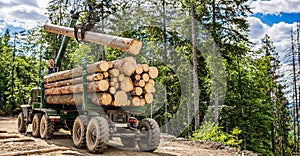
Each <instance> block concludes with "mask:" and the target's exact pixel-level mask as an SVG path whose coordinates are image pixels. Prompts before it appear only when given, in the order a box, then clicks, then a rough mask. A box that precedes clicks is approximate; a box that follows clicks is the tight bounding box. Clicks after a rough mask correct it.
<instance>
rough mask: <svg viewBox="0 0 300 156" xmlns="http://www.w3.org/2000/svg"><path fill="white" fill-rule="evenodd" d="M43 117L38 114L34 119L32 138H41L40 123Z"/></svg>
mask: <svg viewBox="0 0 300 156" xmlns="http://www.w3.org/2000/svg"><path fill="white" fill-rule="evenodd" d="M41 117H42V115H41V114H40V113H36V114H34V116H33V119H32V136H33V137H40V122H41Z"/></svg>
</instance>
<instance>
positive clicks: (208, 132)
mask: <svg viewBox="0 0 300 156" xmlns="http://www.w3.org/2000/svg"><path fill="white" fill-rule="evenodd" d="M222 129H223V127H222V126H219V124H215V123H211V122H204V123H203V124H202V125H201V126H200V129H198V130H196V131H195V132H194V133H193V134H192V137H191V139H193V140H205V141H215V142H222V143H224V144H225V145H228V146H231V147H240V144H241V143H242V140H241V139H239V135H240V134H241V132H242V130H240V129H239V128H238V127H235V128H234V129H233V130H232V131H231V133H230V134H228V133H226V132H223V130H222Z"/></svg>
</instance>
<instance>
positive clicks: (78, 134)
mask: <svg viewBox="0 0 300 156" xmlns="http://www.w3.org/2000/svg"><path fill="white" fill-rule="evenodd" d="M75 136H76V140H79V139H80V136H81V127H80V126H77V128H76V134H75Z"/></svg>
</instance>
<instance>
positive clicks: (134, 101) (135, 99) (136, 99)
mask: <svg viewBox="0 0 300 156" xmlns="http://www.w3.org/2000/svg"><path fill="white" fill-rule="evenodd" d="M131 101H132V104H133V105H134V106H140V105H141V99H140V98H139V97H138V96H134V97H132V100H131Z"/></svg>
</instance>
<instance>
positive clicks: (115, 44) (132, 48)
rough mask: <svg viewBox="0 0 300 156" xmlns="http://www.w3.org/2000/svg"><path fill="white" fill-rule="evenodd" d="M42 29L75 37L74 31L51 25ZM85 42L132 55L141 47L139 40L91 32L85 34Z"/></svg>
mask: <svg viewBox="0 0 300 156" xmlns="http://www.w3.org/2000/svg"><path fill="white" fill-rule="evenodd" d="M44 29H45V31H47V32H52V33H55V34H60V35H65V36H68V37H73V38H74V37H75V35H74V29H73V28H68V27H63V26H58V25H53V24H46V25H44ZM80 33H81V32H80V31H79V32H78V35H77V36H78V38H80V39H81V34H80ZM83 40H84V41H87V42H92V43H97V44H101V45H104V46H109V47H112V48H116V49H119V50H121V51H124V52H129V53H132V54H135V55H136V54H138V53H139V52H140V50H141V47H142V42H141V41H139V40H135V39H131V38H122V37H117V36H112V35H106V34H101V33H95V32H91V31H86V32H85V37H84V39H83Z"/></svg>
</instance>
